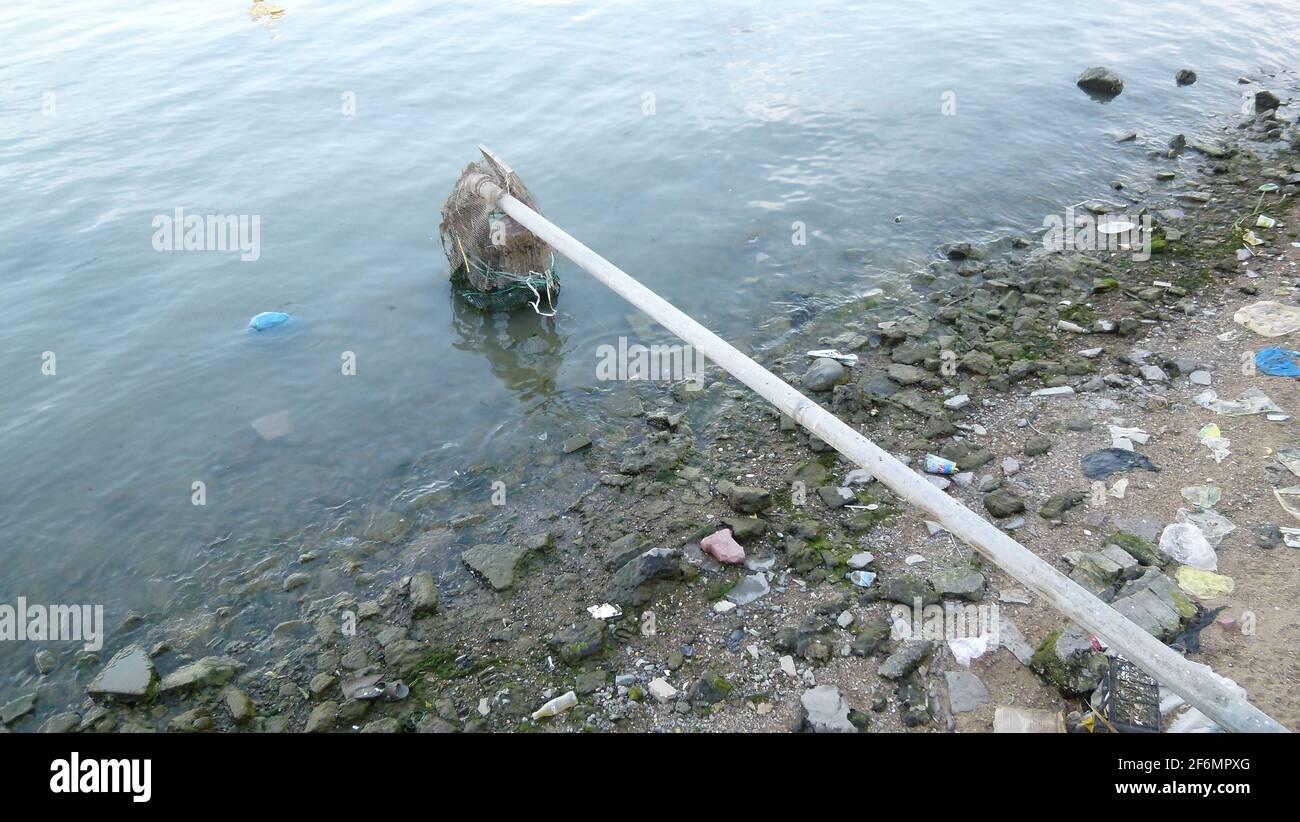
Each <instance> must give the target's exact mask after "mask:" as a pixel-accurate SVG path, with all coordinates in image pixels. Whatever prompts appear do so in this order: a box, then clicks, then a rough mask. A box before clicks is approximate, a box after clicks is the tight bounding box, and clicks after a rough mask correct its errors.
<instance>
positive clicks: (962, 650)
mask: <svg viewBox="0 0 1300 822" xmlns="http://www.w3.org/2000/svg"><path fill="white" fill-rule="evenodd" d="M948 647H949V648H950V649H951V650H952V657H953V659H955V660H957V661H958V662H959V663H961V665H962V667H964V668H969V667H970V661H971V660H972V659H979V658H980V657H982V656H984V652H985V651H987V650H988V649H989V637H988V634H980V635H979V636H977V637H961V638H959V639H950V640H948Z"/></svg>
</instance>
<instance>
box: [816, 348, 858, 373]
mask: <svg viewBox="0 0 1300 822" xmlns="http://www.w3.org/2000/svg"><path fill="white" fill-rule="evenodd" d="M808 356H809V357H813V358H816V359H828V360H836V361H837V362H839V363H840V364H841V365H847V366H849V367H850V368H852V367H853V366H855V365H857V364H858V355H857V354H841V353H840V352H839V351H836V350H835V349H834V348H819V349H817V350H816V351H809V352H808Z"/></svg>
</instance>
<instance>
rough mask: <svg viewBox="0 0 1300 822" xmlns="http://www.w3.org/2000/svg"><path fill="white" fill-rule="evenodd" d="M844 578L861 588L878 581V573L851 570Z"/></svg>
mask: <svg viewBox="0 0 1300 822" xmlns="http://www.w3.org/2000/svg"><path fill="white" fill-rule="evenodd" d="M844 578H845V579H847V580H848V581H849V582H852V583H853V584H854V585H856V586H858V587H859V588H870V587H871V586H872V584H873V583H874V582H875V581H876V575H875V574H873V573H872V572H871V571H850V572H849V573H847V574H845V575H844Z"/></svg>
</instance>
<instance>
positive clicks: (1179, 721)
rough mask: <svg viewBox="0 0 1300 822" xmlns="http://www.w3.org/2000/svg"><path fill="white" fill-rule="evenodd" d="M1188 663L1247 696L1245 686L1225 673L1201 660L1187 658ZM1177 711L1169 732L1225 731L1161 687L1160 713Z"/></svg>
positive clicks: (1179, 697) (1242, 696)
mask: <svg viewBox="0 0 1300 822" xmlns="http://www.w3.org/2000/svg"><path fill="white" fill-rule="evenodd" d="M1187 664H1188V665H1191V666H1195V667H1196V668H1199V669H1201V670H1202V671H1203V672H1204V673H1205V674H1206V675H1208V676H1210V677H1211V678H1213V679H1216V680H1218V681H1219V682H1220V683H1221V684H1222V685H1225V686H1226V687H1227V688H1228V690H1229V691H1232V692H1233V693H1235V694H1237V695H1238V696H1240V697H1241V698H1242V699H1245V698H1246V696H1247V694H1246V689H1245V688H1243V687H1241V686H1240V685H1238V684H1237V683H1236V682H1234V681H1233V680H1231V679H1229V678H1227V677H1226V676H1224V675H1223V674H1220V673H1216V672H1215V671H1214V670H1213V669H1211V668H1210V666H1208V665H1202V664H1201V663H1199V662H1193V661H1191V660H1190V659H1189V660H1187ZM1184 708H1186V710H1183V709H1184ZM1179 712H1181V713H1179ZM1175 713H1178V716H1177V717H1176V718H1175V719H1174V720H1173V722H1171V723H1170V724H1169V730H1168V731H1167V733H1171V734H1198V733H1200V734H1203V733H1222V732H1223V728H1222V727H1220V726H1219V725H1218V723H1216V722H1215V721H1214V720H1212V719H1210V718H1209V717H1208V716H1206V715H1205V714H1203V713H1201V712H1200V711H1198V710H1197V709H1195V708H1193V707H1191V706H1189V705H1188V704H1187V702H1186V701H1185V700H1184V699H1183V698H1182V697H1181V696H1179V695H1178V694H1176V693H1174V692H1173V691H1170V690H1169V689H1168V688H1164V687H1161V688H1160V714H1161V715H1162V716H1164V717H1169V716H1171V715H1173V714H1175Z"/></svg>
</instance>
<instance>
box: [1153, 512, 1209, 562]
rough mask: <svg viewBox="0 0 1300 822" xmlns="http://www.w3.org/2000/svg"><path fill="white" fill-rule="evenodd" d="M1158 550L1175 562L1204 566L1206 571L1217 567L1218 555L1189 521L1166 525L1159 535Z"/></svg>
mask: <svg viewBox="0 0 1300 822" xmlns="http://www.w3.org/2000/svg"><path fill="white" fill-rule="evenodd" d="M1160 550H1161V551H1163V552H1164V553H1165V555H1166V556H1168V557H1170V558H1172V559H1173V560H1174V561H1175V562H1178V563H1181V564H1183V565H1191V566H1193V567H1195V568H1204V569H1205V570H1207V571H1217V570H1218V569H1219V557H1218V555H1217V554H1215V553H1214V549H1213V548H1212V547H1210V543H1209V541H1208V540H1206V538H1205V534H1202V533H1201V529H1200V528H1197V527H1196V526H1195V525H1193V524H1192V523H1190V522H1175V523H1173V524H1172V525H1166V526H1165V530H1164V532H1163V533H1162V534H1161V535H1160Z"/></svg>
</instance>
